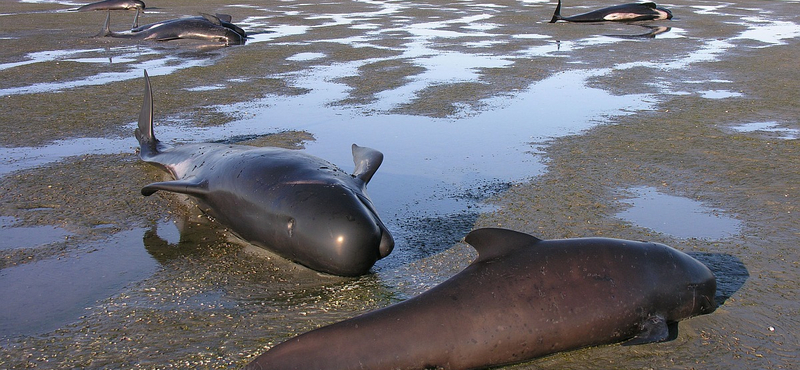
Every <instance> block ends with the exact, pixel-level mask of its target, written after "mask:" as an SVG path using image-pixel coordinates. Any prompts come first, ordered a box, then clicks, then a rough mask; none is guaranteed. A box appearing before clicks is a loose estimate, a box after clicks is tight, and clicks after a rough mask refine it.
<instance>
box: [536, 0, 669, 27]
mask: <svg viewBox="0 0 800 370" xmlns="http://www.w3.org/2000/svg"><path fill="white" fill-rule="evenodd" d="M660 19H672V12H670V11H669V10H667V9H665V8H661V7H658V6H656V4H655V3H653V2H646V3H631V4H622V5H615V6H610V7H608V8H603V9H598V10H594V11H591V12H587V13H582V14H577V15H573V16H569V17H564V16H562V15H561V0H558V5H556V10H555V12H554V13H553V18H552V19H550V23H555V22H557V21H567V22H604V21H621V22H633V21H651V20H660Z"/></svg>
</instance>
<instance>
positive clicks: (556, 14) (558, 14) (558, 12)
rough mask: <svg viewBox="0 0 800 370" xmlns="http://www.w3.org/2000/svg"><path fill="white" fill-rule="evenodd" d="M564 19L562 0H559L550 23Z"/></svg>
mask: <svg viewBox="0 0 800 370" xmlns="http://www.w3.org/2000/svg"><path fill="white" fill-rule="evenodd" d="M562 19H564V17H562V16H561V0H558V5H556V11H555V12H553V18H552V19H550V23H556V22H558V21H560V20H562Z"/></svg>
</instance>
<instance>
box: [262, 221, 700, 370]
mask: <svg viewBox="0 0 800 370" xmlns="http://www.w3.org/2000/svg"><path fill="white" fill-rule="evenodd" d="M465 241H466V242H467V243H469V244H471V245H472V246H473V247H475V249H476V250H477V251H478V257H477V259H476V260H475V261H474V262H472V264H470V265H469V266H467V268H466V269H464V270H463V271H461V272H459V273H458V274H456V275H455V276H453V277H452V278H450V279H449V280H447V281H445V282H443V283H441V284H439V285H437V286H435V287H433V288H432V289H430V290H428V291H426V292H424V293H422V294H420V295H419V296H416V297H414V298H411V299H409V300H406V301H404V302H401V303H398V304H395V305H392V306H389V307H386V308H383V309H379V310H375V311H372V312H369V313H366V314H363V315H361V316H357V317H354V318H352V319H349V320H345V321H342V322H338V323H335V324H332V325H329V326H325V327H322V328H319V329H316V330H313V331H310V332H307V333H305V334H301V335H298V336H296V337H294V338H292V339H290V340H288V341H286V342H283V343H281V344H278V345H277V346H275V347H273V348H271V349H269V350H268V351H266V352H265V353H263V354H262V355H260V356H259V357H257V358H256V359H255V360H254V361H252V362H251V363H250V364H249V365H248V366H247V368H248V369H270V370H282V369H328V370H334V369H337V370H342V369H372V370H380V369H478V368H486V367H492V366H499V365H505V364H513V363H518V362H522V361H526V360H529V359H532V358H535V357H539V356H543V355H547V354H550V353H554V352H559V351H566V350H571V349H577V348H581V347H587V346H595V345H601V344H609V343H616V342H622V341H627V342H626V343H627V344H640V343H649V342H659V341H664V340H667V339H668V338H669V335H670V326H671V325H672V324H674V323H676V322H677V321H679V320H682V319H685V318H688V317H692V316H696V315H701V314H707V313H710V312H712V311H714V309H715V308H716V305H715V302H714V295H715V291H716V280H715V278H714V275H713V274H712V273H711V271H710V270H709V269H708V268H707V267H706V266H705V265H703V264H702V263H700V262H698V261H697V260H695V259H694V258H692V257H690V256H688V255H686V254H685V253H683V252H680V251H678V250H675V249H673V248H670V247H668V246H666V245H663V244H657V243H646V242H637V241H630V240H620V239H608V238H583V239H563V240H540V239H537V238H535V237H533V236H531V235H528V234H524V233H519V232H516V231H511V230H505V229H478V230H474V231H472V232H470V233H469V234H468V235H467V237H466V238H465ZM673 328H674V326H673Z"/></svg>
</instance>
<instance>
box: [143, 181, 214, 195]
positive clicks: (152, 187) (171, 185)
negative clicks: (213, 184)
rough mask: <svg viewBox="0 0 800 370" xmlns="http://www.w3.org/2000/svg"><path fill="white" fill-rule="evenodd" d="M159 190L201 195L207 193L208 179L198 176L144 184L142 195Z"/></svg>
mask: <svg viewBox="0 0 800 370" xmlns="http://www.w3.org/2000/svg"><path fill="white" fill-rule="evenodd" d="M159 190H164V191H171V192H173V193H180V194H186V195H192V196H195V197H203V196H205V195H206V194H208V181H207V180H204V179H198V178H189V179H182V180H172V181H162V182H154V183H152V184H148V185H145V187H143V188H142V195H144V196H149V195H152V194H153V193H155V192H157V191H159Z"/></svg>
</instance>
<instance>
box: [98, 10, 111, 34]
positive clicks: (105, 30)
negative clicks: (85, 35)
mask: <svg viewBox="0 0 800 370" xmlns="http://www.w3.org/2000/svg"><path fill="white" fill-rule="evenodd" d="M112 34H113V32H111V11H110V10H109V11H108V13H107V14H106V21H105V23H103V28H102V29H101V30H100V33H98V34H97V35H95V37H106V36H111V35H112Z"/></svg>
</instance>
